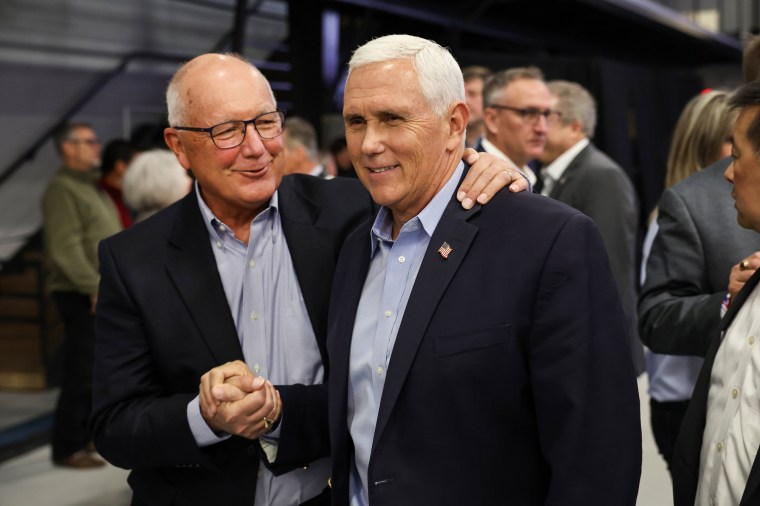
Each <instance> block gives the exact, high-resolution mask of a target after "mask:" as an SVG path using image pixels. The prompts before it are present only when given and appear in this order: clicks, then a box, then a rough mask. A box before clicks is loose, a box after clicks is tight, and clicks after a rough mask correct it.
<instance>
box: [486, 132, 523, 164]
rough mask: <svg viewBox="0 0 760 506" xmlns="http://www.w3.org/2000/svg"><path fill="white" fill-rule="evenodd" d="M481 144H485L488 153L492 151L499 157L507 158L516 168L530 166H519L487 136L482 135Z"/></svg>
mask: <svg viewBox="0 0 760 506" xmlns="http://www.w3.org/2000/svg"><path fill="white" fill-rule="evenodd" d="M481 144H482V145H483V149H485V150H486V153H491V154H492V155H496V156H498V157H499V158H503V159H505V160H506V161H507V162H509V164H510V165H511V166H512V167H514V168H515V169H518V170H520V171H524V170H525V169H527V168H528V166H527V165H526V166H525V167H518V166H517V164H516V163H515V162H513V161H512V159H511V158H509V157H508V156H507V155H506V154H505V153H504V152H503V151H502V150H500V149H499V148H497V147H496V146H494V144H493V142H491V141H489V140H488V139H486V137H485V136H483V137H481Z"/></svg>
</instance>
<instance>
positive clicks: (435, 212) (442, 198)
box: [370, 161, 464, 258]
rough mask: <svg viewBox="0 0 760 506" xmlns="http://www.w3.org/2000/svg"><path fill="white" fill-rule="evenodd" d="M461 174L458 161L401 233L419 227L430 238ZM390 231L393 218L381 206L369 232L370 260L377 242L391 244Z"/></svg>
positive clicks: (460, 164)
mask: <svg viewBox="0 0 760 506" xmlns="http://www.w3.org/2000/svg"><path fill="white" fill-rule="evenodd" d="M463 173H464V162H461V161H460V162H459V164H458V165H457V167H456V169H454V172H453V174H451V176H450V177H449V179H448V181H446V184H444V185H443V187H442V188H441V189H440V190H438V193H436V194H435V196H433V198H432V199H431V200H430V202H428V204H427V205H426V206H425V207H424V209H422V211H420V213H419V214H418V215H417V216H415V217H414V218H412V219H411V220H409V221H408V222H406V223H404V226H403V227H401V233H403V232H410V231H412V230H417V229H419V228H420V226H421V227H422V229H423V230H424V231H425V233H426V234H427V236H428V237H432V235H433V232H434V231H435V227H437V226H438V222H439V221H440V220H441V216H443V212H444V211H445V210H446V206H447V205H448V204H449V201H450V200H451V197H452V196H453V195H454V191H455V190H456V188H457V185H458V184H459V181H460V180H461V179H462V174H463ZM392 231H393V217H392V215H391V210H390V209H388V208H387V207H385V206H383V207H381V208H380V212H378V213H377V217H376V218H375V221H374V223H373V224H372V230H371V231H370V241H371V242H370V258H372V257H373V256H375V252H376V251H377V245H378V243H379V242H393V241H392V239H391V233H392Z"/></svg>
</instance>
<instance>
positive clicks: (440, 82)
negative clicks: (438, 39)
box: [348, 35, 464, 117]
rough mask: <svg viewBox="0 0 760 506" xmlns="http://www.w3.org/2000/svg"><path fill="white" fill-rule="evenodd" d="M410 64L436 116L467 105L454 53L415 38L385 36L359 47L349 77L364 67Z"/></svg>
mask: <svg viewBox="0 0 760 506" xmlns="http://www.w3.org/2000/svg"><path fill="white" fill-rule="evenodd" d="M398 59H405V60H411V61H412V64H413V65H414V69H415V71H416V72H417V81H418V82H419V85H420V90H422V96H424V97H425V101H426V102H427V103H428V105H429V106H430V109H431V110H432V111H433V113H435V114H437V115H438V116H441V117H444V116H445V115H446V113H447V112H448V109H449V107H451V105H452V104H453V103H455V102H462V101H464V78H463V77H462V71H461V69H460V68H459V64H457V61H456V60H455V59H454V57H453V56H452V55H451V53H450V52H449V51H448V50H447V49H445V48H443V47H441V46H440V45H438V44H437V43H435V42H433V41H432V40H427V39H423V38H420V37H414V36H412V35H386V36H385V37H379V38H377V39H374V40H371V41H369V42H367V43H366V44H364V45H363V46H361V47H359V48H358V49H357V50H356V51H354V54H353V55H352V56H351V61H349V62H348V76H349V77H350V76H351V72H352V71H353V70H354V69H356V68H358V67H362V66H364V65H369V64H371V63H381V62H385V61H389V60H398Z"/></svg>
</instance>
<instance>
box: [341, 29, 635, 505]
mask: <svg viewBox="0 0 760 506" xmlns="http://www.w3.org/2000/svg"><path fill="white" fill-rule="evenodd" d="M547 110H548V108H547ZM468 117H469V112H468V109H467V106H466V105H465V101H464V87H463V82H462V75H461V72H460V70H459V68H458V66H457V64H456V61H455V60H454V58H453V57H452V56H451V54H450V53H449V52H448V51H446V50H445V49H444V48H442V47H441V46H439V45H438V44H436V43H434V42H432V41H428V40H425V39H420V38H418V37H412V36H408V35H391V36H386V37H381V38H378V39H375V40H373V41H371V42H369V43H367V44H365V45H364V46H362V47H360V48H359V49H357V50H356V52H355V53H354V55H353V57H352V58H351V61H350V63H349V73H348V80H347V83H346V90H345V95H344V106H343V118H344V122H345V129H346V140H347V143H348V149H349V154H350V156H351V160H352V162H353V165H354V167H355V168H356V172H357V174H358V177H359V179H360V180H361V182H362V184H364V185H365V186H366V187H367V189H368V190H369V192H370V194H371V195H372V198H373V200H375V202H377V203H378V204H380V205H382V208H381V209H380V211H379V214H378V215H377V217H376V218H375V220H374V221H372V220H370V221H368V222H367V223H365V225H364V226H362V227H360V228H359V229H358V230H357V231H355V232H354V233H352V234H351V236H349V238H348V239H347V240H346V242H345V244H344V247H343V251H342V253H341V257H340V260H339V262H338V266H337V270H336V276H335V281H334V287H333V300H332V301H331V304H330V317H329V322H328V328H329V334H328V343H327V347H328V353H329V358H330V366H331V375H330V379H329V395H328V399H329V413H330V416H329V421H330V440H331V445H332V456H333V474H332V487H333V488H332V490H333V505H336V506H344V505H348V504H351V505H352V506H360V505H372V506H381V505H399V504H478V505H480V504H505V503H509V504H520V505H546V504H562V505H578V506H580V505H583V506H588V505H590V504H594V505H597V504H599V505H601V504H614V505H633V504H635V502H636V494H637V490H638V483H639V474H640V469H641V433H640V422H639V402H638V396H637V385H636V377H635V374H634V371H633V365H632V361H631V357H630V353H629V351H628V345H627V342H626V340H625V337H624V336H625V319H624V316H623V311H622V308H621V306H620V302H619V299H618V297H617V291H616V289H615V284H614V280H613V279H612V275H611V273H610V269H609V265H608V263H607V258H606V254H605V252H604V244H603V242H602V239H601V237H600V236H599V233H598V231H597V230H596V227H595V226H594V224H593V222H592V221H591V220H590V219H589V218H587V217H586V216H584V215H583V214H581V213H579V212H577V211H575V210H573V209H571V208H569V207H567V206H565V205H563V204H560V203H557V202H555V201H552V200H550V199H546V198H543V197H541V196H538V195H535V194H532V193H521V194H519V195H515V196H510V197H507V196H506V194H504V193H499V194H496V195H495V196H494V198H493V200H492V202H491V203H489V204H488V206H483V207H481V206H475V207H473V208H472V209H470V210H464V209H461V206H459V204H458V203H457V200H456V196H455V192H456V187H457V185H458V184H459V181H460V179H461V178H462V176H463V174H464V173H465V172H466V170H467V167H466V166H465V164H464V163H462V162H461V155H462V150H463V149H464V142H463V141H464V136H465V129H466V125H467V120H468ZM540 121H544V119H543V117H542V118H540ZM505 223H509V224H510V225H509V227H506V226H505ZM474 289H475V290H476V291H477V296H473V290H474ZM337 297H339V298H340V299H339V300H340V303H337V302H338V299H337Z"/></svg>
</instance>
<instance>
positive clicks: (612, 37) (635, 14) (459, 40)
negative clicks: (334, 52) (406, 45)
mask: <svg viewBox="0 0 760 506" xmlns="http://www.w3.org/2000/svg"><path fill="white" fill-rule="evenodd" d="M326 4H327V5H328V6H332V7H334V8H336V9H337V10H340V11H341V12H344V13H345V12H349V13H350V12H353V13H354V14H355V16H356V18H357V24H356V27H355V28H356V29H357V30H359V31H361V32H363V33H361V34H357V37H358V38H359V39H361V38H363V39H364V40H366V38H367V37H368V36H376V35H382V34H384V33H415V34H418V35H421V36H427V37H429V38H433V39H435V40H437V41H438V42H439V43H441V44H444V45H448V46H450V47H452V48H453V49H459V50H465V51H477V50H484V51H498V52H503V53H518V52H520V53H542V54H546V55H560V54H561V55H564V56H580V57H605V58H611V59H615V60H618V61H626V62H630V63H636V64H646V65H667V66H694V65H707V64H716V63H739V62H740V61H741V43H740V42H739V41H738V40H737V39H735V38H733V37H729V36H725V35H721V34H715V33H712V32H709V31H707V30H705V29H703V28H701V27H698V26H696V25H694V24H692V23H690V22H689V21H688V20H686V19H685V18H683V17H681V16H679V15H678V14H675V13H674V12H673V11H670V10H668V9H666V8H662V7H660V6H659V5H657V4H654V3H653V2H647V3H645V2H632V1H627V0H454V1H448V2H446V1H440V0H438V1H436V0H334V1H328V2H326ZM367 32H370V33H367Z"/></svg>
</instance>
